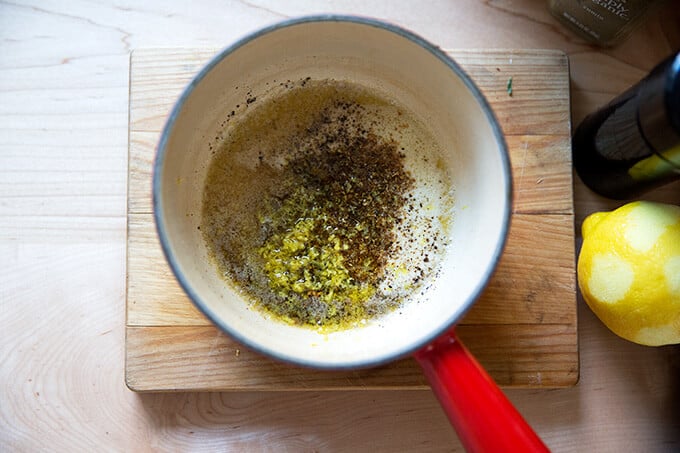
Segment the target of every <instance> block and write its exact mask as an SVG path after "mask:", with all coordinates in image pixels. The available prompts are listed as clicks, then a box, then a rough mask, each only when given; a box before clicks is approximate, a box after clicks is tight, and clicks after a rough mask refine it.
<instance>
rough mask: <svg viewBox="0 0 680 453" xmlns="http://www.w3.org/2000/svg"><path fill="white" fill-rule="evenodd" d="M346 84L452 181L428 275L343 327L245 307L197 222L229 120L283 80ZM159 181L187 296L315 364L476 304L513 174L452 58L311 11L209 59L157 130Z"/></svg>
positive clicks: (494, 255)
mask: <svg viewBox="0 0 680 453" xmlns="http://www.w3.org/2000/svg"><path fill="white" fill-rule="evenodd" d="M305 78H311V79H334V80H344V81H349V82H352V83H356V84H360V85H362V86H365V87H367V88H369V89H371V90H375V91H376V92H379V93H381V94H383V95H384V96H385V97H389V98H390V99H393V100H394V102H396V103H397V104H399V105H401V106H404V107H405V108H407V109H409V110H410V111H411V112H412V113H413V114H414V115H415V116H416V117H418V118H420V119H421V120H422V123H423V124H425V125H427V126H428V127H429V128H430V129H431V132H432V134H433V136H434V137H435V138H436V141H437V143H438V145H439V149H440V150H441V153H440V154H441V156H440V163H441V165H442V166H443V167H444V168H445V171H446V172H447V174H448V175H449V177H450V180H451V182H452V196H453V199H454V203H453V208H452V211H451V221H450V222H447V229H448V230H449V231H448V233H449V238H450V241H449V244H448V246H447V247H446V249H445V250H441V251H440V252H441V253H442V257H441V258H442V264H441V267H440V270H439V272H438V275H437V278H436V281H434V283H433V284H431V285H429V286H428V287H427V289H426V290H424V291H421V292H418V293H415V294H414V295H413V296H412V297H411V298H410V300H409V301H407V302H405V303H404V304H403V306H402V307H401V309H399V310H395V311H392V312H390V313H388V314H387V315H384V316H382V317H379V318H377V319H375V320H372V321H370V322H368V323H366V325H364V326H362V327H358V328H352V329H347V330H340V331H337V332H319V331H317V330H315V329H310V328H305V327H299V326H295V325H290V324H287V323H283V322H280V321H277V320H275V319H272V318H271V317H269V316H267V315H264V314H263V313H262V312H261V311H259V310H255V309H253V307H252V306H251V304H249V303H248V302H247V301H245V300H244V296H243V295H242V293H241V292H240V291H238V290H237V289H235V288H234V287H233V286H232V285H230V284H227V283H225V280H224V278H223V277H222V276H221V275H220V274H219V272H217V270H216V268H215V266H214V264H213V262H212V259H211V258H210V256H209V252H208V249H207V247H206V243H205V241H204V238H203V236H202V233H201V231H200V230H199V225H200V222H201V206H202V201H203V200H202V197H203V187H204V184H205V181H206V175H207V171H208V167H209V165H210V162H211V158H212V150H214V148H215V146H219V143H218V142H219V140H220V139H221V138H222V137H223V135H222V134H223V133H224V129H225V119H226V118H233V117H234V116H238V115H239V114H242V113H243V112H244V111H245V109H247V108H250V107H251V106H250V103H251V102H257V99H258V97H260V96H264V95H266V93H267V92H268V91H269V90H271V87H272V86H273V85H276V84H277V83H278V84H280V83H281V82H282V81H288V80H290V81H295V80H303V79H305ZM154 171H155V174H154V184H153V196H154V209H155V217H156V222H157V227H158V232H159V237H160V240H161V244H162V247H163V250H164V252H165V254H166V257H167V258H168V262H169V263H170V266H171V268H172V270H173V272H174V273H175V275H176V276H177V279H178V280H179V282H180V284H181V285H182V286H183V288H184V289H185V291H186V292H187V294H188V295H189V296H190V298H191V300H192V301H193V303H194V304H195V305H196V306H197V307H198V308H199V309H200V310H201V311H202V312H203V313H204V314H205V315H206V316H207V317H208V318H209V319H210V320H212V321H213V322H214V323H215V324H216V325H217V326H219V327H220V328H221V329H223V330H224V331H225V332H227V333H228V334H229V335H231V336H233V337H234V338H236V339H237V340H238V341H240V342H242V343H244V344H245V345H247V346H249V347H251V348H253V349H255V350H258V351H260V352H263V353H265V354H268V355H270V356H273V357H276V358H279V359H282V360H286V361H289V362H293V363H297V364H301V365H307V366H313V367H319V368H350V367H364V366H371V365H376V364H380V363H383V362H386V361H389V360H393V359H395V358H397V357H400V356H403V355H405V354H408V353H410V352H412V351H414V350H416V349H417V348H419V347H421V346H423V345H424V344H425V343H427V342H428V341H430V340H432V339H434V338H435V337H436V336H437V335H439V334H440V333H442V332H443V331H445V330H446V329H447V328H448V327H450V326H451V325H452V324H453V323H455V322H456V321H457V320H459V319H460V317H461V316H462V315H463V313H464V312H465V311H466V310H467V309H468V308H469V307H470V305H471V304H472V303H473V302H474V301H475V300H476V298H477V297H478V296H479V294H480V292H481V291H482V289H483V287H484V286H485V284H486V282H487V280H488V279H489V277H490V275H491V274H492V272H493V270H494V268H495V265H496V263H497V260H498V258H499V254H500V253H501V250H502V247H503V245H504V241H505V237H506V235H507V229H508V222H509V213H510V198H511V194H510V187H511V185H510V170H509V165H508V160H507V152H506V149H505V144H504V141H503V138H502V135H501V132H500V130H499V127H498V126H497V123H496V122H495V119H494V118H493V114H492V113H491V111H490V110H489V107H488V105H487V103H486V101H485V100H484V99H483V97H482V95H481V94H480V93H479V91H478V90H477V89H476V88H475V86H474V85H473V84H472V82H471V81H470V79H469V78H468V77H467V76H466V75H465V74H464V73H463V71H462V70H461V69H460V68H459V66H458V65H456V64H455V63H454V62H453V61H452V60H450V59H449V58H448V57H446V56H445V55H444V54H443V53H442V52H441V51H439V50H438V49H436V48H435V47H433V46H431V45H429V44H427V43H426V42H424V41H423V40H421V39H420V38H418V37H416V36H414V35H412V34H410V33H408V32H406V31H404V30H402V29H399V28H397V27H394V26H391V25H386V24H383V23H379V22H375V21H372V20H368V19H359V18H352V17H313V18H305V19H300V20H294V21H289V22H286V23H283V24H279V25H276V26H273V27H271V28H268V29H265V30H263V31H261V32H259V33H256V34H254V35H251V36H249V37H247V38H245V39H243V40H242V41H240V42H238V43H236V44H235V45H234V46H232V47H229V48H227V49H225V50H224V51H222V52H221V53H220V54H219V55H217V56H216V57H215V58H214V59H213V60H212V61H210V62H209V64H208V65H207V66H206V67H205V68H204V69H203V70H202V71H201V72H200V73H199V74H198V75H197V77H196V78H195V79H194V80H193V81H192V82H191V84H190V85H189V86H188V87H187V89H186V90H185V92H184V93H183V94H182V96H181V98H180V99H179V101H178V103H177V104H176V106H175V108H174V110H173V111H172V112H171V115H170V117H169V120H168V122H167V124H166V127H165V129H164V130H163V133H162V137H161V140H160V143H159V148H158V155H157V159H156V162H155V169H154Z"/></svg>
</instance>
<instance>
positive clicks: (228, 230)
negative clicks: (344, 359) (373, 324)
mask: <svg viewBox="0 0 680 453" xmlns="http://www.w3.org/2000/svg"><path fill="white" fill-rule="evenodd" d="M250 108H253V110H252V111H250V112H248V115H246V116H245V117H244V118H243V119H242V120H241V121H240V122H239V123H236V124H230V128H231V130H227V131H226V133H225V136H226V137H227V138H226V139H225V142H224V144H223V145H222V147H221V148H220V150H219V152H218V153H217V154H216V156H215V158H214V159H213V161H212V163H211V165H210V168H209V171H208V177H207V180H206V186H205V189H204V197H203V210H202V222H201V232H202V233H203V235H204V238H205V240H206V243H207V244H208V248H209V250H210V252H211V255H212V257H213V258H214V259H215V261H216V263H217V265H218V268H219V269H220V271H221V272H222V273H223V274H224V276H225V278H226V279H227V280H230V281H232V282H233V283H235V285H236V286H237V287H238V288H239V289H240V290H241V291H242V292H243V293H244V295H246V296H248V298H249V299H250V300H251V301H252V302H253V304H254V305H255V306H257V307H259V308H261V309H263V310H264V311H265V312H268V313H270V314H271V315H274V316H276V317H278V318H279V319H281V320H283V321H286V322H290V323H294V324H301V325H308V326H313V327H317V328H319V327H320V328H323V329H324V330H337V329H342V328H347V327H352V326H359V325H364V324H365V323H366V320H367V319H370V318H373V317H376V316H379V315H381V314H383V313H386V312H388V311H390V310H392V309H394V308H396V307H398V306H399V305H400V304H402V303H404V301H405V300H406V299H407V298H408V296H409V295H410V294H412V293H413V292H414V291H418V290H419V289H422V288H423V287H424V285H425V284H426V282H427V281H429V277H433V276H434V274H436V272H437V269H438V265H439V260H438V259H437V256H438V255H439V252H438V249H439V248H442V249H443V247H444V246H445V245H446V238H447V231H446V230H447V229H448V224H449V223H450V220H451V219H450V215H451V214H450V210H451V208H452V203H453V201H452V195H451V189H450V183H449V181H448V178H447V175H446V173H445V168H442V167H443V166H442V165H437V162H441V159H439V158H437V157H436V156H437V150H436V149H435V148H436V146H435V142H434V141H433V140H432V138H431V137H429V136H428V135H427V133H426V130H425V128H424V127H423V126H422V125H421V124H419V123H418V122H417V121H415V119H414V118H413V117H412V116H411V114H408V113H407V112H405V111H404V109H401V108H400V107H399V106H396V105H394V104H392V103H391V102H389V101H387V100H385V99H383V98H382V97H380V96H377V95H376V94H374V93H373V92H370V91H368V90H367V89H365V88H361V87H359V86H357V85H353V84H350V83H347V82H339V81H331V80H321V81H315V80H310V79H309V78H307V79H304V80H303V81H302V82H300V83H297V84H295V83H290V84H287V85H286V86H285V90H284V91H282V92H279V93H276V94H274V95H271V96H268V97H267V96H264V97H259V96H258V102H257V103H254V104H253V106H251V107H250Z"/></svg>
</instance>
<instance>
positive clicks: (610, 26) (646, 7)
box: [548, 0, 664, 47]
mask: <svg viewBox="0 0 680 453" xmlns="http://www.w3.org/2000/svg"><path fill="white" fill-rule="evenodd" d="M662 3H664V0H549V1H548V7H549V8H550V12H551V13H552V15H553V16H555V18H556V19H557V20H559V21H560V22H561V23H562V24H563V25H564V26H566V27H567V28H568V29H570V30H571V31H573V32H574V33H576V34H577V35H579V36H580V37H582V38H584V39H586V40H588V41H590V42H592V43H595V44H597V45H599V46H603V47H608V46H613V45H615V44H618V43H619V42H621V41H622V40H623V39H624V38H625V37H627V36H628V34H630V32H631V31H632V30H633V29H634V28H635V26H636V25H638V24H639V23H640V22H641V21H642V20H643V19H644V17H645V16H646V15H647V14H648V13H649V12H650V11H651V9H652V7H658V6H659V5H661V4H662Z"/></svg>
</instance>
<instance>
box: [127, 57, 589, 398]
mask: <svg viewBox="0 0 680 453" xmlns="http://www.w3.org/2000/svg"><path fill="white" fill-rule="evenodd" d="M215 52H216V50H215V49H142V50H137V51H135V52H133V53H132V56H131V64H130V116H129V118H130V125H129V127H130V141H129V169H128V239H127V297H126V302H127V324H126V328H127V335H126V343H125V345H126V370H125V371H126V381H127V383H128V385H129V386H130V388H132V389H133V390H138V391H174V390H186V391H189V390H192V391H203V390H205V391H218V390H255V389H257V390H284V389H314V390H322V389H323V390H326V389H351V388H356V389H368V388H373V389H404V388H425V387H427V384H426V383H425V381H424V379H423V377H422V375H421V372H420V369H419V368H418V366H417V364H416V363H415V362H414V361H413V360H411V359H404V360H400V361H397V362H395V363H392V364H389V365H386V366H383V367H379V368H375V369H370V370H359V371H352V372H320V371H314V370H308V369H303V368H298V367H293V366H290V365H285V364H280V363H278V362H275V361H273V360H270V359H268V358H265V357H263V356H260V355H259V354H257V353H255V352H251V351H248V350H247V349H246V348H244V347H242V346H240V345H238V344H237V343H236V342H234V341H233V340H231V339H230V338H228V337H226V336H225V335H223V334H222V333H220V332H219V331H218V330H217V329H216V328H215V327H213V326H212V325H211V324H210V322H209V321H208V320H207V319H205V318H204V317H203V316H202V315H201V314H200V312H198V310H196V308H194V306H193V305H192V304H191V302H190V301H189V300H188V298H187V297H186V295H185V294H184V293H183V292H182V290H181V288H180V287H179V285H178V284H177V283H176V281H175V279H174V277H173V275H172V272H171V271H170V269H169V268H168V266H167V264H166V263H165V260H164V257H163V254H162V252H161V250H160V246H159V244H158V240H157V237H156V232H155V227H154V224H153V217H152V215H151V212H152V209H151V166H152V162H153V158H154V153H155V146H156V143H157V141H158V136H159V134H160V130H161V128H162V126H163V124H164V121H165V118H166V115H167V113H168V112H169V111H170V109H171V107H172V104H173V102H174V101H175V99H176V98H177V96H178V95H179V93H180V91H181V90H182V89H183V87H184V86H185V85H186V83H187V82H188V81H189V80H190V78H191V77H192V76H193V75H194V74H195V73H196V72H197V71H198V70H199V69H200V67H201V65H202V64H204V63H205V62H206V61H207V59H209V58H210V57H211V56H213V55H214V54H215ZM450 54H451V55H452V56H453V57H454V58H455V59H456V60H457V61H458V62H459V63H460V64H461V66H462V67H463V68H464V69H465V70H466V71H467V72H468V73H469V74H470V76H471V77H472V78H473V80H474V81H475V82H476V83H477V84H478V86H479V87H480V88H481V90H482V91H483V92H484V94H485V96H486V97H487V99H488V101H489V102H490V104H491V105H492V108H493V109H494V112H495V114H496V116H497V118H498V120H499V122H500V123H501V127H502V128H503V131H504V133H505V135H506V141H507V143H508V147H509V151H510V160H511V164H512V168H513V180H514V209H513V218H512V226H511V230H510V236H509V239H508V244H507V247H506V249H505V252H504V254H503V257H502V259H501V262H500V265H499V267H498V269H497V272H496V273H495V275H494V277H493V279H492V281H491V282H490V284H489V286H488V288H487V290H486V291H485V293H484V294H483V296H482V297H481V298H480V300H479V301H478V302H477V303H476V304H475V306H474V307H473V308H472V310H471V311H470V312H469V313H468V314H467V315H466V317H465V318H464V319H463V320H462V321H461V323H460V325H459V326H458V332H459V335H460V336H461V338H462V339H463V341H464V342H465V343H466V344H467V346H468V347H469V349H470V350H471V352H472V353H473V354H474V355H475V356H476V357H477V359H478V360H479V361H480V362H481V363H482V365H483V366H484V367H485V368H486V369H487V371H489V373H490V374H491V376H492V377H493V378H494V379H495V380H496V381H497V382H498V383H499V384H500V385H502V386H518V387H565V386H571V385H574V384H575V383H576V382H577V380H578V375H579V368H578V344H577V343H578V339H577V331H576V288H575V256H574V209H573V194H572V172H571V160H570V159H571V153H570V146H571V142H570V123H569V118H570V111H569V73H568V62H567V58H566V56H565V55H564V54H563V53H562V52H558V51H548V50H512V51H506V50H502V51H501V50H465V51H450ZM511 77H512V86H513V90H512V96H511V95H510V94H509V93H508V89H507V86H508V81H509V79H510V78H511Z"/></svg>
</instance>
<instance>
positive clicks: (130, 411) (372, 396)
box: [0, 0, 680, 452]
mask: <svg viewBox="0 0 680 453" xmlns="http://www.w3.org/2000/svg"><path fill="white" fill-rule="evenodd" d="M677 5H678V4H677V2H674V4H673V5H669V6H667V7H666V8H665V9H664V10H663V11H662V12H661V13H659V14H656V15H654V16H653V17H652V18H650V20H649V21H648V22H647V23H646V24H645V25H643V26H642V27H641V28H639V29H638V30H637V31H636V32H635V33H634V35H633V36H632V38H631V39H630V40H628V41H627V42H625V43H623V44H622V45H621V46H619V47H617V48H615V49H612V50H608V51H600V50H598V49H595V48H593V47H590V46H587V45H584V44H583V43H582V42H581V41H579V40H578V39H577V38H575V37H573V36H572V35H570V34H569V32H568V31H566V30H564V29H563V28H561V27H560V26H559V25H558V24H557V23H556V22H555V21H554V20H553V19H552V18H551V17H550V15H549V14H548V12H547V9H546V2H544V1H538V0H516V1H508V0H499V1H494V2H481V1H471V0H465V1H455V2H454V1H443V0H440V1H431V2H415V1H414V2H407V1H396V2H395V1H388V0H379V1H374V2H352V1H332V2H327V3H321V2H314V1H312V0H299V1H290V2H286V3H285V4H284V2H276V1H265V0H262V1H223V2H219V1H217V0H213V1H209V0H205V1H195V2H164V1H158V0H154V1H147V2H132V1H125V0H123V1H120V2H116V3H113V2H103V1H102V2H94V1H92V2H87V1H63V0H54V1H51V0H40V1H38V0H33V1H16V2H15V1H7V2H5V1H0V275H2V280H1V283H0V331H1V332H2V334H1V335H2V336H1V337H0V451H36V450H45V451H69V452H71V451H100V450H104V451H147V450H149V451H201V450H204V451H225V450H226V451H260V450H273V451H456V450H460V445H459V443H458V440H457V438H456V435H455V433H454V432H453V430H452V429H451V427H450V426H449V425H448V422H447V421H446V419H445V417H444V415H443V413H442V411H441V409H440V408H439V406H438V404H437V402H436V401H435V399H434V397H433V396H432V395H431V394H430V392H428V391H406V392H404V391H370V392H369V391H355V392H302V393H298V392H287V393H286V392H284V393H267V392H264V393H261V392H257V393H255V392H254V393H213V394H147V395H138V394H135V393H132V392H130V391H129V390H128V389H127V388H126V387H125V385H124V381H123V358H124V351H123V335H124V325H125V319H124V316H125V314H124V313H125V312H124V289H125V267H124V266H125V233H126V232H125V212H126V205H125V203H126V184H127V181H126V175H127V140H128V135H127V119H128V118H127V100H128V64H129V51H130V50H131V49H134V48H139V47H150V46H194V47H196V46H215V45H217V46H222V45H226V44H228V43H230V42H232V41H233V40H235V39H236V38H237V37H240V36H241V35H243V34H244V33H246V32H249V31H252V30H255V29H256V28H259V27H261V26H263V25H265V24H270V23H272V22H274V21H277V20H280V19H282V18H285V17H291V16H298V15H303V14H312V13H319V12H342V13H355V14H361V15H367V16H374V17H378V18H382V19H386V20H390V21H393V22H395V23H398V24H400V25H403V26H405V27H407V28H410V29H412V30H413V31H415V32H417V33H419V34H421V35H423V36H424V37H426V38H428V39H429V40H431V41H433V42H435V43H437V44H438V45H440V46H441V47H443V48H459V49H460V48H466V47H470V48H472V47H474V48H499V47H502V48H556V49H561V50H563V51H565V52H566V53H567V54H568V55H569V59H570V67H571V79H572V120H573V124H577V123H578V122H579V121H580V120H581V119H582V118H583V117H584V116H585V115H586V114H587V113H588V112H589V111H591V110H593V109H595V108H596V107H597V106H598V105H600V104H602V103H604V102H606V101H607V100H608V99H610V98H611V97H613V96H614V95H616V94H617V93H619V92H620V91H622V90H623V89H625V88H626V87H627V86H629V85H631V84H632V83H634V82H635V81H636V80H638V79H639V78H641V77H642V76H643V75H644V74H645V73H646V72H647V71H648V70H649V69H650V68H651V67H652V66H653V65H654V64H655V63H656V62H657V61H660V60H661V59H662V58H663V57H664V56H666V55H667V54H669V53H670V52H671V51H672V50H673V49H675V50H677V49H678V48H680V28H679V27H678V24H680V8H679V7H678V6H677ZM645 198H647V199H654V200H660V201H667V202H672V203H676V204H677V203H680V185H679V184H674V185H671V186H666V187H665V188H664V189H661V190H658V191H656V192H654V193H652V194H649V195H648V196H646V197H645ZM619 204H620V203H619V202H612V201H608V200H605V199H602V198H599V197H597V196H595V195H593V194H591V193H590V192H589V191H588V190H587V189H585V188H584V187H583V185H582V184H581V183H580V181H578V179H576V182H575V208H576V217H577V225H575V227H576V228H577V229H578V228H579V227H580V223H581V221H582V220H583V218H584V217H585V216H586V215H587V214H589V213H590V212H592V211H595V210H599V209H610V208H613V207H616V206H617V205H619ZM579 336H580V351H581V380H580V382H579V384H578V385H577V386H576V387H574V388H569V389H561V390H516V389H508V390H507V391H506V393H507V394H508V395H509V397H510V398H511V399H512V401H513V402H514V403H515V404H516V405H517V407H518V408H519V410H520V411H521V412H522V413H523V414H524V415H525V417H526V418H527V419H528V421H529V422H530V423H531V424H532V425H533V426H534V427H535V429H536V430H537V431H538V432H539V434H540V435H541V436H542V437H543V439H544V440H545V441H546V443H547V444H548V445H549V446H550V447H551V448H553V449H554V450H555V451H584V450H593V451H598V452H599V451H671V450H675V451H677V450H678V449H680V414H679V413H678V407H680V379H678V378H679V377H680V376H679V372H680V350H679V349H678V347H672V346H670V347H663V348H646V347H641V346H637V345H634V344H631V343H628V342H626V341H624V340H621V339H619V338H618V337H616V336H614V335H613V334H612V333H610V332H609V331H608V330H607V329H606V328H605V327H603V326H602V324H601V323H600V322H599V321H598V320H597V319H596V318H595V317H594V316H593V315H592V313H591V312H590V311H589V309H588V308H587V307H586V306H585V304H584V303H583V302H582V301H579Z"/></svg>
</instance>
